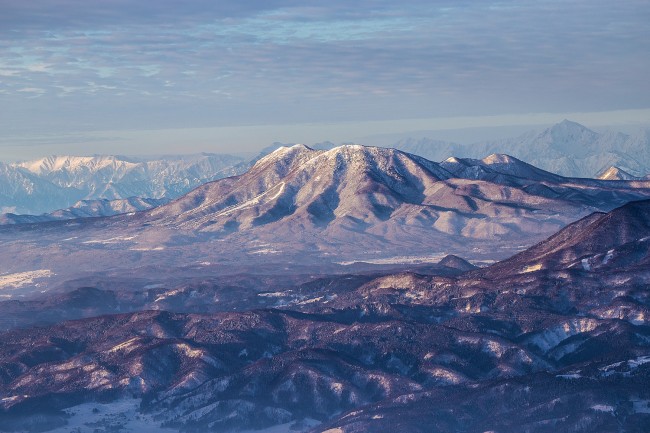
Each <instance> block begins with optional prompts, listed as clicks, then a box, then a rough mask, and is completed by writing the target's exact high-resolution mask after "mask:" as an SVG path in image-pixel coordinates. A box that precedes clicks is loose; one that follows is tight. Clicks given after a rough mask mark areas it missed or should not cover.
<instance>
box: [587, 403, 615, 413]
mask: <svg viewBox="0 0 650 433" xmlns="http://www.w3.org/2000/svg"><path fill="white" fill-rule="evenodd" d="M591 408H592V409H593V410H595V411H596V412H610V413H614V406H610V405H608V404H595V405H593V406H591Z"/></svg>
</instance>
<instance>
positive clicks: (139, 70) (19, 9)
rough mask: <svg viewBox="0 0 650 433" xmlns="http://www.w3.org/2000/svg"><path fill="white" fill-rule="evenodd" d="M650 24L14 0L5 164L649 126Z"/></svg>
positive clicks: (346, 8) (625, 7) (561, 9)
mask: <svg viewBox="0 0 650 433" xmlns="http://www.w3.org/2000/svg"><path fill="white" fill-rule="evenodd" d="M648 23H650V2H648V1H647V0H620V1H617V2H612V1H611V0H575V1H573V0H534V1H529V0H516V1H490V0H480V1H479V0H474V1H467V0H449V1H447V0H401V1H399V2H396V1H393V0H391V1H388V0H355V1H349V0H345V1H344V0H329V1H327V2H323V1H298V0H246V1H243V0H237V1H234V0H233V1H231V0H221V1H214V0H185V1H175V0H157V1H146V2H145V1H141V0H102V1H88V0H30V1H16V0H0V160H3V159H4V160H6V159H26V158H30V157H36V156H43V155H49V154H62V153H76V154H96V153H119V154H140V155H142V154H160V153H193V152H200V151H207V152H223V153H237V152H249V151H254V150H256V149H259V148H262V147H264V146H267V145H268V144H270V143H272V142H274V141H282V142H303V143H315V142H320V141H325V140H331V141H334V142H346V141H348V142H349V141H355V142H359V141H360V140H364V139H366V140H370V137H378V136H382V135H383V136H389V135H390V136H395V137H397V136H399V135H400V134H407V135H408V134H412V133H414V131H428V132H431V131H436V130H439V131H441V134H442V135H444V133H443V131H445V130H459V129H463V128H472V127H503V126H508V125H510V126H512V125H540V124H551V123H554V122H556V121H561V120H562V119H564V118H571V120H576V121H582V122H585V124H586V125H587V126H598V125H609V124H620V125H624V124H637V123H638V124H642V123H645V124H649V123H650V80H648V71H650V54H649V53H650V25H649V24H648ZM429 135H430V134H429ZM433 138H440V137H433ZM368 144H372V143H368Z"/></svg>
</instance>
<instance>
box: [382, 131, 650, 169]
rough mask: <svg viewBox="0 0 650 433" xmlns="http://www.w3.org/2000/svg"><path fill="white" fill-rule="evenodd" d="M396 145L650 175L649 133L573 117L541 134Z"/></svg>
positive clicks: (423, 152)
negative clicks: (608, 128) (594, 125)
mask: <svg viewBox="0 0 650 433" xmlns="http://www.w3.org/2000/svg"><path fill="white" fill-rule="evenodd" d="M392 147H395V148H397V149H400V150H403V151H405V152H409V153H414V154H416V155H420V156H423V157H424V158H427V159H430V160H433V161H441V160H444V159H446V158H448V157H450V156H456V157H467V158H481V157H483V156H485V155H489V154H491V153H504V154H508V155H512V156H514V157H517V158H519V159H521V160H524V161H526V162H528V163H529V164H532V165H534V166H536V167H539V168H542V169H544V170H546V171H550V172H552V173H556V174H560V175H562V176H567V177H584V178H593V177H597V176H599V175H602V174H603V173H604V172H606V171H607V170H608V169H610V168H613V169H616V170H617V171H619V173H620V176H619V175H615V174H613V175H612V174H610V175H609V176H610V177H607V178H608V179H617V180H625V179H626V177H630V178H631V177H643V176H646V175H647V174H648V173H650V131H648V130H641V131H639V133H638V134H635V135H627V134H623V133H620V132H618V133H612V132H609V133H603V134H599V133H597V132H594V131H592V130H590V129H588V128H586V127H584V126H583V125H580V124H579V123H575V122H571V121H569V120H564V121H562V122H560V123H558V124H556V125H554V126H552V127H550V128H548V129H545V130H544V131H542V132H528V133H526V134H524V135H521V136H519V137H515V138H508V139H504V140H496V141H489V142H478V143H472V144H458V143H452V142H446V141H440V140H434V139H429V138H421V139H413V138H409V139H404V140H400V141H398V142H396V143H394V144H393V145H392ZM624 173H625V174H624Z"/></svg>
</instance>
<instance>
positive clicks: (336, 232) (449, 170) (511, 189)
mask: <svg viewBox="0 0 650 433" xmlns="http://www.w3.org/2000/svg"><path fill="white" fill-rule="evenodd" d="M647 197H650V182H648V181H617V182H612V181H601V180H594V179H572V178H564V177H561V176H559V175H555V174H552V173H549V172H545V171H543V170H540V169H537V168H535V167H533V166H531V165H529V164H527V163H524V162H522V161H520V160H518V159H516V158H513V157H510V156H507V155H490V156H488V157H486V158H484V159H482V160H474V159H461V158H450V159H448V160H446V161H444V162H442V163H435V162H432V161H429V160H426V159H424V158H422V157H419V156H416V155H412V154H408V153H405V152H401V151H398V150H395V149H384V148H373V147H364V146H360V145H346V146H340V147H336V148H334V149H331V150H313V149H310V148H308V147H306V146H303V145H296V146H293V147H281V148H279V149H277V150H276V151H274V152H273V153H271V154H269V155H267V156H265V157H263V158H261V159H260V160H258V161H257V162H256V163H255V165H254V166H253V167H252V168H250V170H248V171H247V172H245V173H244V174H242V175H239V176H232V177H228V178H225V179H220V180H217V181H213V182H209V183H207V184H204V185H202V186H200V187H198V188H196V189H194V190H193V191H191V192H189V193H187V194H186V195H184V196H182V197H179V198H178V199H176V200H173V201H171V202H169V203H168V204H164V205H162V206H159V207H156V208H153V209H150V210H147V211H143V212H136V213H135V214H123V215H116V216H112V217H104V218H86V219H77V220H72V221H52V222H48V223H42V224H20V225H13V226H7V225H5V226H2V227H0V245H1V246H2V250H1V251H0V261H1V263H2V271H3V273H2V275H1V276H0V277H2V278H1V279H0V285H1V286H2V287H3V288H4V289H5V290H4V291H3V295H4V296H5V297H19V296H23V295H25V294H27V293H30V292H34V291H42V290H45V289H47V288H52V287H57V286H58V285H65V284H66V281H70V280H73V279H76V278H82V277H87V276H91V275H95V276H96V275H99V274H101V275H103V276H104V277H105V278H107V279H110V278H117V277H119V278H121V279H124V278H127V276H129V275H131V276H132V277H133V278H134V279H136V278H137V281H142V280H147V279H149V280H150V281H151V284H159V283H162V282H165V283H166V282H167V279H173V280H177V279H179V278H181V276H189V275H202V274H206V275H207V274H210V273H212V274H214V273H225V274H229V273H232V272H242V269H243V268H242V267H244V266H249V268H247V272H253V273H255V272H257V270H259V269H274V272H275V273H290V272H295V267H300V266H302V267H304V268H308V267H310V266H311V267H317V268H321V269H325V268H327V269H329V271H331V272H349V269H350V266H364V267H366V268H367V267H368V266H374V265H382V264H383V265H387V264H398V263H418V262H419V263H422V262H435V261H437V260H439V259H440V258H442V257H443V256H445V255H448V254H456V255H458V256H460V257H463V258H466V259H470V260H475V261H476V260H478V261H486V260H497V259H503V258H505V257H508V256H510V255H512V254H513V253H514V252H517V251H519V250H522V249H523V248H525V247H526V246H527V245H530V244H531V243H532V242H534V241H537V240H541V239H543V238H544V237H546V236H548V235H550V234H552V233H554V232H556V231H557V230H559V229H561V228H563V227H564V226H566V225H567V224H569V223H570V222H572V221H575V220H577V219H579V218H581V217H584V216H585V215H588V214H590V213H592V212H594V211H609V210H611V209H612V208H614V207H616V206H619V205H621V204H624V203H626V202H629V201H632V200H638V199H642V198H647ZM70 262H74V263H75V266H74V267H73V268H71V267H70V266H69V263H70ZM261 263H263V264H264V266H260V264H261ZM161 269H162V270H161ZM346 269H347V271H346ZM329 271H328V272H329ZM144 285H146V283H145V284H144Z"/></svg>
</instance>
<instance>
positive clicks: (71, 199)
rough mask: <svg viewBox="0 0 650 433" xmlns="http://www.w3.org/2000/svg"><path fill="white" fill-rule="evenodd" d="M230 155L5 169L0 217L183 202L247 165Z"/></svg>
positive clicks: (59, 160)
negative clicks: (83, 203)
mask: <svg viewBox="0 0 650 433" xmlns="http://www.w3.org/2000/svg"><path fill="white" fill-rule="evenodd" d="M243 162H244V160H243V159H241V158H238V157H235V156H231V155H217V154H199V155H187V156H180V155H175V156H167V157H161V158H158V159H136V158H130V157H121V156H91V157H80V156H50V157H47V158H42V159H38V160H34V161H27V162H20V163H13V164H3V163H0V213H8V212H11V213H15V214H32V215H38V214H41V213H49V212H52V211H55V210H58V209H64V208H68V207H70V206H73V205H75V203H77V202H78V201H80V200H121V199H127V198H129V197H140V198H155V199H158V198H168V199H172V198H175V197H178V196H180V195H182V194H184V193H186V192H188V191H190V190H191V189H193V188H195V187H197V186H199V185H201V184H204V183H205V182H209V181H212V180H215V179H219V178H222V177H226V176H231V175H234V174H239V173H241V172H242V171H245V170H246V169H247V165H245V164H244V165H239V164H242V163H243Z"/></svg>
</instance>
